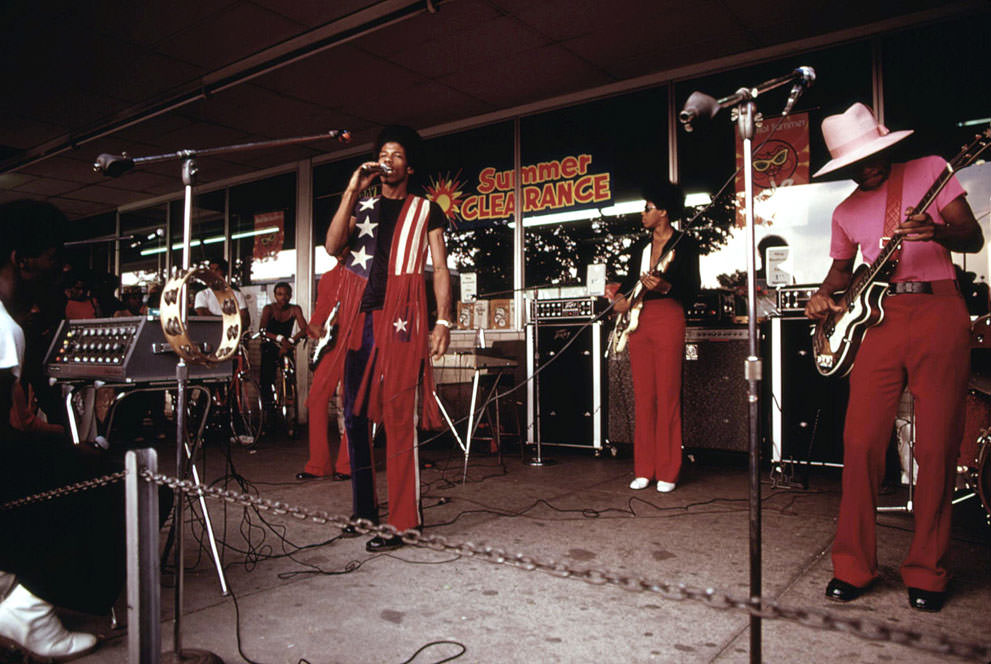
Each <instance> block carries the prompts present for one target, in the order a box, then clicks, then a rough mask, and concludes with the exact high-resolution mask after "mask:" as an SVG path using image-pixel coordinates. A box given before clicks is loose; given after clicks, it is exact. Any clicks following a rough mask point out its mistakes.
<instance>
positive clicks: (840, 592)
mask: <svg viewBox="0 0 991 664" xmlns="http://www.w3.org/2000/svg"><path fill="white" fill-rule="evenodd" d="M870 587H871V584H867V585H866V586H855V585H853V584H852V583H847V582H846V581H840V580H839V579H837V578H834V579H832V580H831V581H830V582H829V585H827V586H826V597H828V598H829V599H831V600H833V601H834V602H852V601H853V600H855V599H857V598H858V597H860V596H861V595H863V594H864V593H865V592H867V590H868V589H869V588H870Z"/></svg>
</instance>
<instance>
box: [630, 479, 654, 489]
mask: <svg viewBox="0 0 991 664" xmlns="http://www.w3.org/2000/svg"><path fill="white" fill-rule="evenodd" d="M648 484H650V480H648V479H647V478H646V477H637V478H635V479H634V480H633V481H632V482H630V488H631V489H633V490H634V491H639V490H640V489H646V488H647V485H648Z"/></svg>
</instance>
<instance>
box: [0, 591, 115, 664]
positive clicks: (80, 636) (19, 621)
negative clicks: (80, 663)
mask: <svg viewBox="0 0 991 664" xmlns="http://www.w3.org/2000/svg"><path fill="white" fill-rule="evenodd" d="M0 644H3V645H10V646H13V647H15V648H17V649H19V650H22V651H24V652H26V653H27V654H28V655H30V656H32V657H34V658H36V659H45V660H46V661H47V660H48V659H51V660H57V661H64V660H67V659H73V658H75V657H80V656H82V655H85V654H86V653H88V652H90V651H91V650H93V648H95V647H96V644H97V638H96V637H95V636H93V635H92V634H85V633H83V632H70V631H69V630H67V629H66V628H65V627H63V626H62V623H61V622H59V619H58V616H56V615H55V607H53V606H52V605H51V604H49V603H48V602H46V601H45V600H43V599H41V598H40V597H36V596H35V595H33V594H31V592H30V591H29V590H28V589H27V588H25V587H24V586H22V585H20V584H18V585H17V586H15V587H14V589H13V590H12V591H10V594H9V595H7V597H6V598H5V599H4V600H3V601H2V602H0Z"/></svg>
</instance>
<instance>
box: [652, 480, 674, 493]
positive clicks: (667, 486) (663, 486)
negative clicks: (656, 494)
mask: <svg viewBox="0 0 991 664" xmlns="http://www.w3.org/2000/svg"><path fill="white" fill-rule="evenodd" d="M676 486H678V485H677V484H675V483H674V482H662V481H660V480H658V482H657V490H658V491H660V492H661V493H671V492H672V491H674V488H675V487H676Z"/></svg>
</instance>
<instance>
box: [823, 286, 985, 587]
mask: <svg viewBox="0 0 991 664" xmlns="http://www.w3.org/2000/svg"><path fill="white" fill-rule="evenodd" d="M884 310H885V317H884V321H883V322H882V323H881V324H880V325H879V326H877V327H874V328H871V329H870V330H868V331H867V335H866V336H865V338H864V341H863V343H862V345H861V347H860V350H859V352H858V353H857V357H856V363H855V364H854V367H853V371H852V373H851V374H850V402H849V405H848V407H847V415H846V427H845V429H844V432H843V445H844V449H843V495H842V498H841V499H840V515H839V522H838V524H837V531H836V539H835V541H834V542H833V571H834V575H835V576H836V578H838V579H840V580H842V581H846V582H847V583H852V584H853V585H855V586H864V585H866V584H868V583H869V582H870V581H872V580H873V579H874V578H875V577H876V576H877V575H878V571H877V540H876V534H875V518H876V517H875V513H876V509H877V496H878V490H879V488H880V486H881V480H882V479H883V476H884V460H885V450H886V449H887V446H888V444H889V442H890V440H891V432H892V427H893V424H894V419H895V414H896V412H897V410H898V401H899V398H900V397H901V394H902V391H903V390H904V388H905V386H906V384H907V385H908V389H909V391H910V392H911V393H912V395H913V396H914V397H915V458H916V461H917V462H918V464H919V474H918V481H917V484H916V487H915V494H914V502H913V511H914V516H915V532H914V534H913V536H912V543H911V546H910V547H909V551H908V555H907V556H906V558H905V560H904V561H903V563H902V567H901V575H902V580H903V581H904V582H905V585H907V586H911V587H914V588H921V589H922V590H931V591H942V590H945V588H946V585H947V582H948V581H949V577H950V574H949V571H948V569H947V554H948V552H949V547H950V516H951V510H952V505H951V502H950V501H951V499H952V496H953V488H954V479H955V477H954V475H955V473H956V459H957V453H958V451H959V449H960V441H961V436H962V433H963V425H964V421H963V415H964V397H965V395H966V392H967V381H968V378H969V375H970V338H969V337H970V335H969V329H970V321H969V318H968V316H967V309H966V307H965V305H964V301H963V299H962V298H961V297H959V296H955V295H952V296H947V295H892V296H889V297H887V298H886V299H885V300H884Z"/></svg>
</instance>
